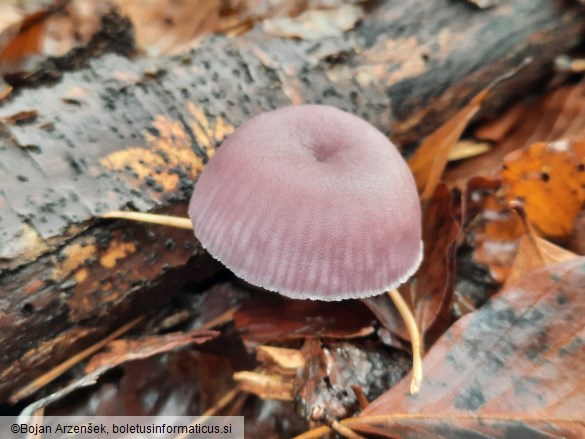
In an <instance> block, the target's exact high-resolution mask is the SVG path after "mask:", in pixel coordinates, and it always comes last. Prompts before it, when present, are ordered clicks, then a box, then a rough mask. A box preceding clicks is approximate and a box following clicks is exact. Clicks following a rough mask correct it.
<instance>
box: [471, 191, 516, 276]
mask: <svg viewBox="0 0 585 439" xmlns="http://www.w3.org/2000/svg"><path fill="white" fill-rule="evenodd" d="M482 198H483V199H482V208H481V212H480V213H479V214H478V217H477V220H476V225H475V229H474V230H470V231H469V233H470V235H471V236H472V240H473V246H474V248H475V250H474V258H475V260H476V261H477V262H478V263H480V264H484V265H486V266H487V267H488V268H489V270H490V275H491V277H492V278H493V279H494V280H495V281H496V282H498V283H504V281H505V280H506V278H507V277H508V275H509V273H510V268H511V267H512V263H513V262H514V258H515V257H516V252H517V251H518V245H519V243H520V239H521V238H522V236H523V235H524V234H525V233H526V227H525V225H524V223H523V222H522V219H521V218H520V217H519V216H518V214H517V213H516V212H515V211H513V210H511V209H510V208H508V206H506V204H505V203H503V202H502V201H501V200H500V199H499V198H498V197H497V196H496V195H495V194H493V193H487V194H483V197H482Z"/></svg>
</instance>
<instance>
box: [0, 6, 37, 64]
mask: <svg viewBox="0 0 585 439" xmlns="http://www.w3.org/2000/svg"><path fill="white" fill-rule="evenodd" d="M2 12H3V13H4V12H5V11H2ZM47 16H48V11H39V12H36V13H34V14H32V15H30V16H28V17H25V18H21V19H20V20H18V21H17V22H16V23H14V24H13V25H12V26H11V27H12V29H16V32H14V31H11V30H10V29H8V30H7V31H6V32H7V34H8V38H6V37H5V41H6V42H5V44H4V45H3V47H2V50H0V61H1V62H2V63H5V62H11V61H14V60H15V59H19V58H23V57H26V56H30V55H34V54H37V53H40V52H41V48H42V39H43V37H44V32H45V19H46V18H47ZM3 21H4V19H3Z"/></svg>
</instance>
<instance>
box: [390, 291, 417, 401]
mask: <svg viewBox="0 0 585 439" xmlns="http://www.w3.org/2000/svg"><path fill="white" fill-rule="evenodd" d="M388 295H389V296H390V298H391V299H392V302H394V305H395V306H396V309H398V312H399V313H400V316H401V317H402V320H404V324H405V325H406V329H407V331H408V335H410V343H411V345H412V382H411V383H410V393H411V394H413V395H416V394H417V393H418V391H419V390H420V386H421V384H422V380H423V366H422V349H421V347H422V341H421V336H420V331H419V329H418V325H417V324H416V320H415V318H414V315H413V314H412V311H411V310H410V308H409V307H408V305H407V304H406V302H405V301H404V299H403V298H402V296H401V295H400V293H399V292H398V290H396V289H394V290H391V291H388Z"/></svg>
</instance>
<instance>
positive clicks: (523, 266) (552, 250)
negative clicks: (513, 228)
mask: <svg viewBox="0 0 585 439" xmlns="http://www.w3.org/2000/svg"><path fill="white" fill-rule="evenodd" d="M575 257H577V255H576V254H575V253H573V252H570V251H568V250H565V249H564V248H562V247H559V246H557V245H554V244H552V243H551V242H548V241H547V240H545V239H542V238H539V237H538V236H533V235H528V234H526V235H524V236H523V237H522V239H521V240H520V244H519V246H518V253H517V254H516V258H515V259H514V263H513V264H512V268H511V269H510V274H509V275H508V277H507V279H506V283H505V284H504V288H506V286H508V285H511V284H513V283H514V282H516V281H517V280H519V279H520V278H522V276H525V275H526V274H528V273H530V272H532V271H535V270H538V269H539V268H542V267H546V266H547V265H552V264H555V263H557V262H562V261H568V260H571V259H574V258H575Z"/></svg>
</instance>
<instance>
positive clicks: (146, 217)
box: [100, 210, 193, 230]
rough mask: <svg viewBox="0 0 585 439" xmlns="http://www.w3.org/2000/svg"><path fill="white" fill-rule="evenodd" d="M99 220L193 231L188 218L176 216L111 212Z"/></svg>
mask: <svg viewBox="0 0 585 439" xmlns="http://www.w3.org/2000/svg"><path fill="white" fill-rule="evenodd" d="M100 217H101V218H109V219H126V220H131V221H138V222H143V223H150V224H159V225H161V226H171V227H176V228H178V229H189V230H193V224H192V223H191V220H190V219H189V218H181V217H178V216H170V215H157V214H154V213H141V212H122V211H117V210H115V211H112V212H108V213H105V214H103V215H100Z"/></svg>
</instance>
